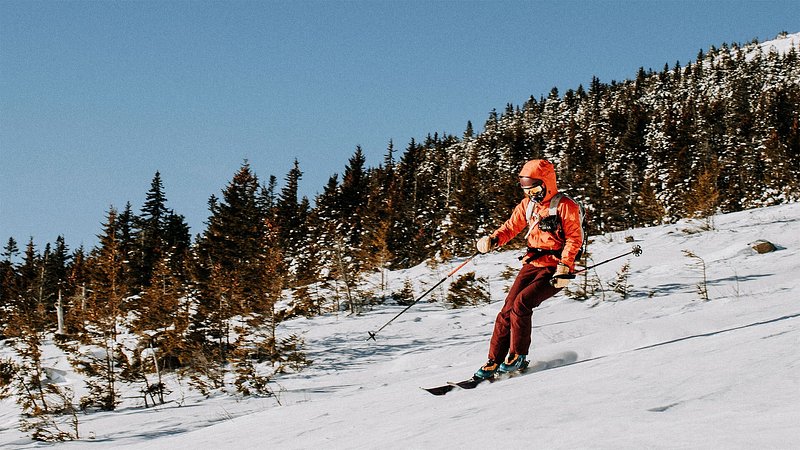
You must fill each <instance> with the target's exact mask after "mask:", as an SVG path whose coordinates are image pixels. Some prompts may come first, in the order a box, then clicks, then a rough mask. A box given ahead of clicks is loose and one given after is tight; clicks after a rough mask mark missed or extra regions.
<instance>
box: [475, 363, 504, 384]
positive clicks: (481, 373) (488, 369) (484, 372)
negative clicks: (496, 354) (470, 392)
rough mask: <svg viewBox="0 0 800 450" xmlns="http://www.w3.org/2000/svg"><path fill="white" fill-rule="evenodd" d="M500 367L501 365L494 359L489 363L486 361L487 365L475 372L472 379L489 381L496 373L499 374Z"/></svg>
mask: <svg viewBox="0 0 800 450" xmlns="http://www.w3.org/2000/svg"><path fill="white" fill-rule="evenodd" d="M498 366H499V365H498V364H497V363H496V362H495V361H494V360H493V359H490V360H489V361H486V364H484V365H483V366H482V367H481V368H480V369H478V371H477V372H475V375H473V376H472V377H473V378H474V379H476V380H479V379H480V380H488V379H489V378H492V377H494V373H495V372H497V368H498Z"/></svg>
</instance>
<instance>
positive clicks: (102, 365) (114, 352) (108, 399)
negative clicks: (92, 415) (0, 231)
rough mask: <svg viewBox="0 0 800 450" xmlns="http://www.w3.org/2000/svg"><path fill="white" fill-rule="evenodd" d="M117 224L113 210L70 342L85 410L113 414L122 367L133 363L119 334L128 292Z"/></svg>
mask: <svg viewBox="0 0 800 450" xmlns="http://www.w3.org/2000/svg"><path fill="white" fill-rule="evenodd" d="M118 226H119V222H118V213H117V211H116V209H115V208H113V207H112V208H111V209H110V210H109V212H108V215H107V220H106V222H105V223H104V224H103V233H102V234H101V235H100V236H98V237H99V238H100V242H99V246H98V248H96V249H95V250H94V251H93V252H92V255H91V261H90V271H91V272H90V289H89V290H88V294H87V296H86V298H85V308H83V309H82V310H81V311H80V314H81V316H80V321H81V326H80V327H79V329H78V330H77V332H76V334H77V338H78V341H77V343H70V347H71V349H70V363H71V364H72V365H73V367H74V368H75V370H76V371H78V372H79V373H81V374H83V375H84V381H85V383H86V385H87V388H88V391H89V393H88V394H87V395H86V396H84V397H83V398H82V399H81V406H82V407H83V408H89V407H98V408H100V409H102V410H106V411H111V410H114V409H115V408H116V407H117V405H118V404H119V403H120V402H121V400H122V399H121V397H120V390H119V386H118V384H119V383H120V375H121V372H122V368H123V367H124V366H126V365H127V364H128V363H129V362H128V358H127V355H126V354H125V353H124V351H123V344H122V341H121V336H120V334H121V329H120V326H121V325H122V322H123V313H124V311H123V308H122V306H123V302H124V300H125V296H126V293H127V292H126V287H125V286H124V284H123V283H122V281H123V274H124V260H125V259H124V258H125V255H123V254H122V251H121V248H120V240H119V230H118ZM78 344H79V345H80V346H78Z"/></svg>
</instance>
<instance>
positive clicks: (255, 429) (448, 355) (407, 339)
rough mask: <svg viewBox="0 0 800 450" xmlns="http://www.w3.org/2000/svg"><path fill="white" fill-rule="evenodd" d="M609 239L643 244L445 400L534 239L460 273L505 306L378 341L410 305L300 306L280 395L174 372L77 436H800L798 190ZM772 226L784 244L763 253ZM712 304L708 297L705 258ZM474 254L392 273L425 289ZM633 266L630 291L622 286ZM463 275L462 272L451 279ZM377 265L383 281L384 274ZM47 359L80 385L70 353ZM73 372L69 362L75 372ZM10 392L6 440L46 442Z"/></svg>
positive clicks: (280, 441) (299, 441) (734, 444)
mask: <svg viewBox="0 0 800 450" xmlns="http://www.w3.org/2000/svg"><path fill="white" fill-rule="evenodd" d="M700 225H701V223H700V222H694V221H685V222H680V223H678V224H673V225H664V226H658V227H652V228H646V229H636V230H632V231H627V232H620V233H613V234H609V235H605V236H597V237H594V238H593V243H592V244H591V246H590V251H591V252H592V256H593V259H594V260H595V261H596V262H597V261H602V260H604V259H607V258H610V257H613V256H616V255H619V254H622V253H625V252H628V251H629V250H630V249H631V246H632V245H640V246H641V247H642V249H643V250H644V254H643V255H642V256H641V257H638V258H636V257H633V256H628V257H625V258H622V259H619V260H617V261H614V262H611V263H608V264H605V265H603V266H601V267H599V268H597V270H596V272H595V271H593V272H592V276H596V277H598V278H599V279H600V280H601V282H602V283H603V286H604V287H605V288H606V292H605V293H600V292H598V293H596V294H595V295H593V296H592V297H591V298H589V299H587V300H585V301H576V300H573V299H571V298H570V297H568V296H567V295H565V294H563V293H562V294H559V295H558V296H556V297H554V298H552V299H550V300H548V301H546V302H545V303H544V304H542V306H540V307H539V308H538V309H536V310H535V312H534V328H533V347H532V351H531V355H530V359H531V360H532V361H533V367H534V370H531V371H529V372H528V373H527V374H525V375H522V376H518V377H515V378H512V379H509V380H505V381H502V382H499V383H492V384H488V383H484V384H482V385H480V386H479V387H478V388H477V389H474V390H469V391H465V390H455V391H452V392H450V393H449V394H447V395H446V396H443V397H435V396H432V395H430V394H428V393H427V392H425V391H424V390H422V389H420V388H421V387H431V386H436V385H441V384H443V383H444V382H446V381H448V380H449V381H458V380H461V379H464V378H468V377H469V376H471V374H472V373H473V372H474V371H475V370H476V369H477V368H478V367H479V366H480V365H481V364H482V363H483V362H484V360H485V358H486V352H487V349H488V341H489V337H490V335H491V331H492V326H493V322H494V317H495V315H496V314H497V312H498V311H499V310H500V307H501V305H502V303H503V299H504V292H505V290H506V289H507V288H508V287H509V286H510V283H511V282H512V279H506V278H505V277H504V276H503V272H506V271H507V269H508V268H509V267H511V268H512V269H517V268H519V265H520V262H519V261H518V260H517V256H518V255H519V253H518V252H515V251H499V252H494V253H492V254H488V255H481V256H479V257H478V258H476V259H475V260H473V261H472V262H470V263H469V264H467V265H466V266H465V267H464V268H463V269H461V272H460V273H466V272H469V271H475V272H476V274H477V275H478V276H479V277H485V278H486V279H488V282H489V286H490V289H491V294H492V302H491V303H489V304H485V305H482V306H478V307H472V308H466V309H458V310H454V309H449V308H447V306H446V304H445V302H444V298H445V297H446V294H447V285H448V284H449V282H450V281H451V279H448V280H447V282H446V283H444V284H443V285H442V286H441V287H440V288H437V289H436V290H434V291H433V293H432V294H431V295H430V296H429V297H426V298H425V299H424V300H422V301H421V302H420V303H418V304H416V305H415V306H413V307H412V308H410V309H409V310H408V312H406V313H405V314H403V315H402V316H400V317H399V318H398V319H397V320H395V321H394V322H393V323H392V324H391V325H389V326H388V327H386V328H385V329H384V330H382V331H381V332H380V333H379V334H378V335H377V340H376V341H367V340H366V338H367V337H368V334H367V332H368V331H370V330H376V329H378V328H379V327H380V326H381V325H383V324H384V323H386V322H387V321H388V320H389V319H391V318H392V317H394V315H395V314H397V313H398V312H399V311H400V310H402V308H403V307H401V306H392V305H385V306H377V307H375V308H374V309H373V310H371V311H367V312H365V313H363V314H361V315H358V316H348V315H347V314H346V313H340V314H335V313H331V314H327V315H324V316H322V317H316V318H312V319H307V318H299V319H293V320H290V321H287V322H284V323H283V324H282V330H281V331H282V332H283V333H290V332H294V333H300V334H302V335H303V337H304V338H305V339H306V343H307V347H308V353H309V354H308V356H309V358H310V359H311V360H313V361H314V363H313V365H311V366H310V367H308V368H307V369H306V370H304V371H302V372H300V373H295V374H289V375H283V376H280V377H279V378H277V379H276V382H277V384H276V385H275V389H276V390H277V393H278V396H277V398H258V399H252V398H251V399H242V398H235V397H232V396H228V395H216V396H213V397H211V398H210V399H205V398H203V397H201V396H199V395H198V394H196V393H194V392H192V391H191V390H189V389H188V388H187V387H186V386H185V383H183V385H182V386H183V387H181V385H178V384H177V383H174V382H173V384H172V386H171V387H172V388H173V391H174V392H173V393H172V394H171V395H170V401H169V402H168V403H167V404H164V405H161V406H157V407H153V408H148V409H145V408H142V407H138V406H136V405H134V404H131V405H128V406H126V407H122V408H120V409H119V410H117V411H115V412H109V413H93V414H90V415H85V416H81V417H80V420H81V423H80V432H81V437H82V439H81V440H80V441H77V442H70V443H64V444H59V445H58V447H64V448H142V449H145V448H146V449H170V450H178V449H192V450H196V449H201V448H209V449H221V448H236V449H244V448H280V449H307V448H342V449H359V448H364V449H367V448H369V449H371V448H404V449H406V448H481V447H488V446H492V447H493V446H498V445H500V446H503V447H506V446H509V445H510V446H513V447H518V446H520V445H526V446H532V447H533V448H550V449H552V448H689V447H691V448H797V447H798V443H800V406H798V405H800V350H798V349H799V348H800V282H798V273H800V252H798V249H800V233H798V231H800V204H789V205H782V206H776V207H769V208H761V209H756V210H751V211H744V212H739V213H734V214H728V215H721V216H717V217H716V218H715V220H714V226H715V228H714V229H712V230H706V231H703V230H702V227H701V226H700ZM760 239H763V240H767V241H770V242H772V243H774V244H775V245H776V246H777V248H778V249H777V251H775V252H772V253H765V254H759V253H756V252H755V251H753V250H752V249H751V245H750V244H751V243H753V242H755V241H757V240H760ZM684 250H688V251H691V252H692V253H694V254H696V255H697V256H698V257H700V258H702V260H703V261H704V263H705V268H706V280H707V281H706V286H707V289H708V294H709V297H710V300H709V301H704V300H702V299H701V296H700V294H699V293H698V285H700V284H702V283H703V272H702V268H701V267H700V265H699V263H700V262H699V260H698V259H695V258H690V257H688V256H687V255H686V254H685V252H684ZM462 261H463V260H459V259H456V260H453V261H450V262H448V263H446V264H441V265H439V266H438V267H435V268H431V267H430V266H429V265H426V264H422V265H420V266H417V267H414V268H412V269H409V270H404V271H396V272H391V273H389V280H390V286H389V288H388V291H389V292H392V291H397V290H399V289H400V286H402V283H403V281H404V280H406V279H411V280H413V282H414V284H415V288H416V290H417V292H418V293H422V292H424V291H425V290H427V289H428V288H429V287H430V286H433V284H435V283H436V282H437V281H439V280H440V279H442V278H443V277H444V276H445V275H446V274H447V273H448V272H449V271H450V270H451V269H452V268H454V267H456V266H457V265H458V264H459V263H460V262H462ZM626 262H628V263H630V275H629V280H628V282H629V284H630V285H631V286H632V290H631V295H630V296H629V297H628V298H622V297H621V296H620V295H619V294H617V293H615V292H613V291H611V290H610V289H609V285H610V283H611V282H612V281H614V280H615V279H617V274H618V271H619V269H620V267H621V266H622V265H623V264H624V263H626ZM451 278H456V276H453V277H451ZM376 279H377V278H376ZM60 358H61V357H57V356H55V353H54V356H53V357H52V358H51V359H50V360H48V365H49V366H52V368H53V369H56V371H55V372H53V373H54V376H55V377H60V380H61V381H62V382H67V383H68V382H71V381H75V379H76V377H75V376H74V375H73V374H72V373H71V371H69V370H68V369H69V368H68V365H67V364H66V361H63V360H62V359H60ZM59 370H60V371H59ZM18 414H19V413H18V409H17V408H16V406H15V405H14V404H13V403H11V402H9V401H4V402H2V403H0V447H2V448H33V447H38V446H44V445H43V444H37V443H34V442H32V441H31V440H30V439H29V438H28V437H27V436H26V435H25V434H23V433H21V432H20V431H18V430H17V429H16V425H17V420H18Z"/></svg>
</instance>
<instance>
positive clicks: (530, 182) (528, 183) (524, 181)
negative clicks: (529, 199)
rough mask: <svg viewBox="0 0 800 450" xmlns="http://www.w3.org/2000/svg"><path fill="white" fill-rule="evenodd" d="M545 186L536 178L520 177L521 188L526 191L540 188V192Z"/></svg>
mask: <svg viewBox="0 0 800 450" xmlns="http://www.w3.org/2000/svg"><path fill="white" fill-rule="evenodd" d="M543 184H544V181H542V180H539V179H536V178H531V177H519V187H521V188H522V189H524V190H526V191H527V190H530V189H536V188H538V190H541V189H542V185H543Z"/></svg>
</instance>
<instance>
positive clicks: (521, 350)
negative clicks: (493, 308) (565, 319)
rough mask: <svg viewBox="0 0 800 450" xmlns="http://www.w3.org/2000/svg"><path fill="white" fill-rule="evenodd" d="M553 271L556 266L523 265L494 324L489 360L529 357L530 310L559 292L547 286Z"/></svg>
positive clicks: (531, 312)
mask: <svg viewBox="0 0 800 450" xmlns="http://www.w3.org/2000/svg"><path fill="white" fill-rule="evenodd" d="M555 270H556V268H555V267H534V266H532V265H530V264H525V265H524V266H522V269H521V270H520V271H519V274H517V278H516V280H514V284H513V285H512V286H511V290H509V291H508V296H506V302H505V304H504V305H503V309H501V310H500V313H499V314H497V319H496V320H495V322H494V332H493V333H492V341H491V344H490V346H489V359H492V360H495V361H498V362H499V361H502V360H504V359H505V357H506V355H507V354H509V353H514V354H517V355H527V354H528V350H529V349H530V346H531V316H532V315H533V308H536V307H537V306H539V305H540V304H541V303H542V302H543V301H545V300H547V299H548V298H550V297H552V296H554V295H556V293H558V291H560V290H561V289H556V288H554V287H553V286H551V285H550V278H552V276H553V274H554V273H555Z"/></svg>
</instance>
